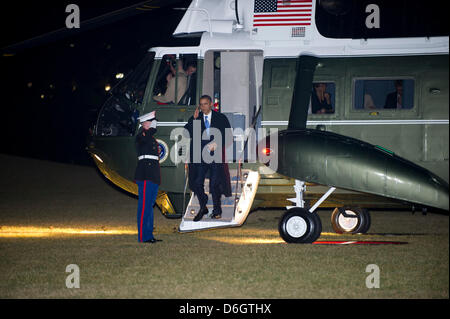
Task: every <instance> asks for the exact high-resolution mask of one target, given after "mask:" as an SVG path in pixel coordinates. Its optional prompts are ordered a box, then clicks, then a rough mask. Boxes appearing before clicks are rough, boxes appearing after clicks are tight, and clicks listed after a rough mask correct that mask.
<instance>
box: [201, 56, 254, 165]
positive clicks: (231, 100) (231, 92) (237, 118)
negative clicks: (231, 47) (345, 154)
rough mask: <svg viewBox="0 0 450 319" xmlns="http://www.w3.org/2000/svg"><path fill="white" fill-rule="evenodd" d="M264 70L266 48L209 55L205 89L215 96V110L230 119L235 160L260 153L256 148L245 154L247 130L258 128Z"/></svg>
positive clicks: (246, 151) (232, 149)
mask: <svg viewBox="0 0 450 319" xmlns="http://www.w3.org/2000/svg"><path fill="white" fill-rule="evenodd" d="M262 72H263V55H262V51H227V52H223V51H209V52H207V53H206V54H205V60H204V76H203V92H204V94H208V95H210V96H212V97H213V100H214V110H216V111H219V112H221V113H223V114H224V115H226V116H227V117H228V120H229V121H230V124H231V126H232V128H233V135H234V142H233V145H232V146H230V147H229V148H228V149H227V150H226V153H227V154H233V157H232V158H231V157H228V160H233V162H235V161H238V160H239V158H240V157H241V156H242V155H244V156H243V158H244V159H245V160H248V159H249V156H248V155H249V153H250V154H251V153H254V154H256V152H255V150H250V152H248V150H245V152H244V154H241V153H242V152H243V151H244V150H243V147H244V144H245V130H246V129H248V128H250V127H254V128H255V129H257V127H258V124H257V123H258V121H257V118H256V115H258V114H259V112H258V111H259V108H260V105H261V104H262V103H261V101H262ZM259 122H260V121H259ZM253 144H255V143H253ZM252 147H254V146H252ZM231 151H233V152H231ZM252 158H253V157H252Z"/></svg>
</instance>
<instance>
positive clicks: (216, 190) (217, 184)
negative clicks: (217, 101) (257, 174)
mask: <svg viewBox="0 0 450 319" xmlns="http://www.w3.org/2000/svg"><path fill="white" fill-rule="evenodd" d="M200 109H201V112H200V111H196V113H195V114H194V116H191V118H190V119H189V120H188V123H187V124H186V125H185V127H184V128H185V129H186V130H187V131H188V132H189V134H190V137H191V146H190V149H191V152H190V155H191V156H190V157H191V158H190V163H189V188H190V189H191V190H192V191H193V192H194V194H195V195H196V196H197V199H198V201H199V204H200V210H199V211H198V213H197V215H196V216H195V217H194V221H199V220H201V219H202V217H203V216H204V215H205V214H207V213H208V208H207V207H206V204H207V202H208V195H206V194H205V190H204V182H205V177H206V174H207V173H208V171H209V174H210V178H209V188H210V193H211V195H212V200H213V205H214V207H213V213H212V218H216V219H218V218H221V217H222V208H221V197H222V195H225V197H230V196H231V183H230V173H229V169H228V164H227V163H226V162H225V147H226V145H225V140H226V138H225V135H226V134H230V133H231V132H230V130H226V129H230V128H231V125H230V122H229V121H228V119H227V117H226V116H225V115H223V114H221V113H218V112H215V111H212V99H211V97H209V96H208V95H204V96H202V97H201V98H200ZM196 115H197V116H196ZM194 121H200V125H201V135H200V136H202V135H203V132H204V131H205V130H206V132H207V134H208V135H209V132H208V131H209V130H208V129H210V128H216V129H218V130H219V131H220V133H221V135H222V149H221V151H222V153H221V154H222V156H221V157H222V158H221V161H220V162H219V163H217V162H215V161H213V162H212V163H205V161H204V160H203V158H201V162H200V163H194V161H193V157H194V156H193V154H192V153H193V152H192V151H193V149H194V148H193V140H194V139H195V138H196V136H193V126H194ZM197 138H198V137H197ZM216 138H217V137H216ZM228 140H229V141H232V139H231V138H229V139H228ZM212 141H213V136H212V135H211V136H210V139H209V140H202V141H201V150H203V149H204V147H208V146H207V145H208V144H210V143H211V142H212ZM216 151H217V150H216ZM219 151H220V150H219ZM210 154H214V151H211V152H210Z"/></svg>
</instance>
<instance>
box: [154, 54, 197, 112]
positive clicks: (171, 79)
mask: <svg viewBox="0 0 450 319" xmlns="http://www.w3.org/2000/svg"><path fill="white" fill-rule="evenodd" d="M196 83H197V55H196V54H180V58H179V59H177V58H176V56H175V55H170V54H166V55H164V56H163V59H162V61H161V65H160V67H159V71H158V76H157V77H156V81H155V86H154V89H153V98H152V99H153V101H156V103H158V104H159V105H166V104H167V105H195V100H196Z"/></svg>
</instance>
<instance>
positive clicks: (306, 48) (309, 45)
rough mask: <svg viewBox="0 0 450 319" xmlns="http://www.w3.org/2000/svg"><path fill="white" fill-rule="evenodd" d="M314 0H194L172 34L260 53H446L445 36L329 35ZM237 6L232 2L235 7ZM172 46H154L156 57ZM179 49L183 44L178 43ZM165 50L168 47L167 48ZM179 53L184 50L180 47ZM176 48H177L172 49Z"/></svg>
mask: <svg viewBox="0 0 450 319" xmlns="http://www.w3.org/2000/svg"><path fill="white" fill-rule="evenodd" d="M316 5H317V2H316V1H313V0H290V1H286V0H237V1H236V0H194V1H192V2H191V4H190V6H189V8H187V9H186V13H185V15H184V16H183V18H182V19H181V21H180V23H179V24H178V26H177V28H176V29H175V31H174V33H173V35H174V36H201V41H200V45H199V47H196V48H195V50H194V48H185V50H186V53H188V51H189V53H194V52H196V53H198V54H199V56H200V57H202V56H204V53H205V52H206V51H208V50H262V51H263V52H264V53H263V54H264V56H265V57H296V56H299V55H300V54H309V55H314V56H372V55H373V56H376V55H409V54H411V55H413V54H448V52H449V37H448V36H446V37H405V38H373V39H332V38H326V37H324V36H322V35H321V34H320V33H319V31H318V29H317V26H316V23H315V11H316ZM236 6H237V7H236ZM173 49H174V48H153V49H152V51H155V52H157V53H156V56H157V57H160V56H162V55H164V54H166V53H173V52H174V51H173ZM177 49H179V50H181V51H185V50H183V48H177ZM169 51H170V52H169ZM181 51H180V52H179V53H183V52H181ZM177 52H178V51H177Z"/></svg>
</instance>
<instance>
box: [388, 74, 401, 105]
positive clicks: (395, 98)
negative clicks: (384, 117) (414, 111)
mask: <svg viewBox="0 0 450 319" xmlns="http://www.w3.org/2000/svg"><path fill="white" fill-rule="evenodd" d="M394 85H395V92H392V93H389V94H388V95H387V96H386V101H385V102H384V108H385V109H401V108H402V105H403V102H402V99H403V81H402V80H395V82H394Z"/></svg>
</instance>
